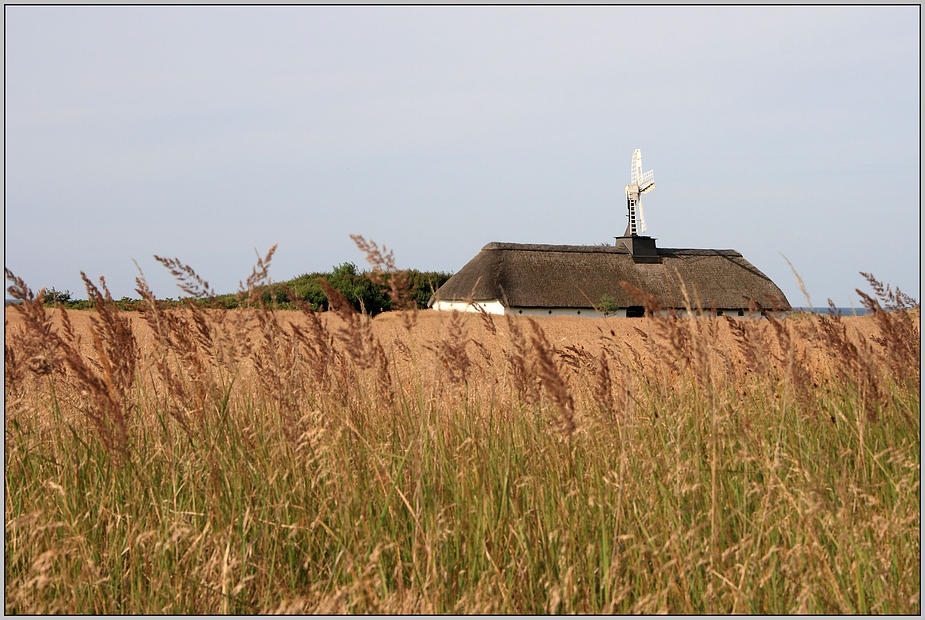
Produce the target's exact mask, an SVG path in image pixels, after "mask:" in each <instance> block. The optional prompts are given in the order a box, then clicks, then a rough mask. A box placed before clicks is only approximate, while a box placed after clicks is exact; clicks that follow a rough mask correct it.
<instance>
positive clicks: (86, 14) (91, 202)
mask: <svg viewBox="0 0 925 620" xmlns="http://www.w3.org/2000/svg"><path fill="white" fill-rule="evenodd" d="M920 17H921V16H920V10H919V8H918V7H915V6H901V7H886V8H880V7H811V8H804V7H732V8H730V7H706V8H703V7H701V8H679V7H649V8H642V7H638V8H631V7H583V8H564V7H559V8H557V7H533V8H513V7H508V8H486V7H473V8H468V7H456V8H444V7H419V8H410V7H402V8H389V7H273V8H258V7H221V8H212V7H192V8H184V7H115V8H112V7H82V8H77V7H25V6H18V7H10V6H7V7H6V8H5V18H6V23H5V28H6V30H5V35H6V40H5V52H6V76H5V78H6V82H5V86H6V89H5V104H6V121H5V130H6V132H5V136H6V158H5V171H6V194H5V203H6V213H5V224H6V226H5V254H6V256H5V262H6V265H7V267H9V268H10V269H12V270H13V272H14V273H16V274H17V275H20V276H21V277H23V278H25V279H26V281H27V282H28V283H29V285H30V286H32V287H33V288H34V289H38V288H40V287H42V286H46V287H52V286H53V287H55V288H56V289H58V290H64V289H69V290H70V291H71V292H72V293H74V294H75V297H85V296H86V294H85V291H84V289H83V286H82V284H81V282H80V278H79V272H80V270H83V271H85V272H86V273H87V274H88V275H89V276H91V277H92V278H96V277H98V276H99V275H105V276H106V280H107V283H108V284H109V286H110V289H111V291H112V293H113V295H114V296H116V297H117V298H118V297H121V296H123V295H127V296H131V297H135V296H136V295H135V293H134V286H135V285H134V278H135V276H136V275H137V271H136V269H135V266H134V264H133V262H132V259H135V260H136V261H137V262H138V264H139V265H140V266H141V268H142V269H143V270H144V272H145V275H146V277H147V279H148V281H149V283H150V284H151V286H152V288H153V289H154V292H155V294H157V295H158V296H160V297H176V296H177V290H176V287H175V285H174V284H173V281H172V280H171V279H170V277H169V275H168V274H167V273H166V270H165V269H164V268H163V267H161V266H160V265H159V264H157V263H156V262H155V261H154V259H153V258H152V255H153V254H158V255H162V256H168V257H178V258H180V259H181V260H183V261H184V262H186V263H188V264H189V265H191V266H192V267H193V268H194V269H196V270H197V272H198V273H199V274H200V275H201V276H203V277H204V278H206V279H207V280H208V281H209V282H210V284H212V286H213V288H215V289H216V290H217V291H218V292H234V291H236V290H237V287H238V282H239V281H240V280H244V279H246V277H247V275H248V274H249V273H250V270H251V266H252V265H253V263H254V260H255V251H254V250H255V248H256V250H258V251H259V252H260V253H261V254H264V253H265V252H266V251H267V249H268V248H269V247H270V246H271V245H272V244H274V243H279V249H278V251H277V254H276V257H275V259H274V261H273V265H272V268H271V275H272V277H273V279H274V280H277V281H279V280H286V279H289V278H291V277H294V276H297V275H300V274H302V273H307V272H311V271H323V270H328V269H330V268H331V267H332V266H333V265H336V264H339V263H342V262H345V261H352V262H355V263H357V264H358V265H360V266H362V267H365V264H364V262H363V257H362V255H361V254H360V253H359V251H358V250H357V249H356V247H355V246H354V245H353V243H352V242H351V240H350V238H349V235H350V234H351V233H358V234H362V235H364V236H366V237H367V238H371V239H374V240H376V241H377V242H379V243H385V244H386V245H388V246H389V247H390V248H394V250H395V254H396V258H397V261H398V264H399V266H400V267H414V268H417V269H422V270H441V271H458V270H459V269H460V268H462V266H463V265H464V264H465V263H466V262H467V261H468V260H469V259H470V258H472V257H473V256H474V255H475V254H476V253H478V251H479V249H480V248H481V247H482V246H483V245H485V244H486V243H488V242H491V241H507V242H521V243H555V244H597V243H604V242H612V241H613V237H614V236H616V235H620V234H622V233H623V230H624V228H625V226H626V203H625V197H624V193H623V186H624V185H625V184H626V183H628V182H629V174H630V159H631V156H632V152H633V150H634V149H636V148H640V149H642V154H643V165H644V168H645V169H646V170H649V169H654V170H655V180H656V183H657V186H658V187H657V188H656V190H655V191H653V192H651V193H650V194H647V195H646V198H645V201H644V202H645V208H646V220H647V223H648V225H649V230H648V234H651V235H652V236H654V237H656V238H657V239H658V244H659V245H660V246H663V247H695V248H721V249H727V248H731V249H735V250H738V251H740V252H742V254H743V255H744V256H745V257H746V258H747V259H748V260H749V261H751V262H752V263H753V264H754V265H755V266H756V267H758V268H759V269H760V270H762V271H763V272H764V273H765V274H767V275H768V276H769V277H771V278H772V279H773V280H774V281H775V282H777V284H778V285H779V286H780V287H781V288H782V289H783V290H784V292H785V293H786V294H787V296H788V298H789V299H790V301H791V303H792V304H794V305H797V306H802V305H805V301H804V299H803V296H802V294H801V293H800V291H799V288H798V286H797V284H796V280H795V279H794V277H793V275H792V274H791V271H790V268H789V267H788V265H787V263H786V261H785V260H784V258H783V257H782V254H783V255H786V256H787V257H788V258H789V259H790V260H791V262H792V263H793V264H794V266H795V267H796V268H797V270H798V271H799V273H800V274H801V275H802V277H803V280H804V281H805V283H806V286H807V288H808V289H809V292H810V294H811V296H812V302H813V304H814V305H824V304H825V303H826V299H827V298H831V299H832V300H833V301H834V302H835V303H836V304H837V305H839V306H849V305H852V304H853V305H855V306H857V305H858V302H857V296H856V294H855V293H854V289H855V288H857V287H863V285H864V280H863V278H861V276H860V275H858V272H859V271H870V272H873V273H874V274H875V275H876V276H878V277H879V278H880V279H882V280H884V281H887V282H889V283H891V284H893V285H894V286H899V287H900V288H902V289H903V290H905V291H906V292H908V293H910V294H912V295H913V296H915V297H916V298H919V294H920V293H919V278H920V269H919V265H920V260H919V259H920V209H919V188H920V171H919V163H920V162H919V140H920V135H921V132H920V97H919V93H920V90H919V88H920V68H919V43H920Z"/></svg>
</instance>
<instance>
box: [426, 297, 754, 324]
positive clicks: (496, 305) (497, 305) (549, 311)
mask: <svg viewBox="0 0 925 620" xmlns="http://www.w3.org/2000/svg"><path fill="white" fill-rule="evenodd" d="M473 304H477V305H478V306H480V307H481V308H482V309H483V310H484V311H485V312H487V313H488V314H514V315H520V316H585V317H600V316H601V314H600V313H598V312H597V311H596V310H594V309H593V308H517V307H512V308H505V307H504V306H503V305H501V302H500V301H498V300H497V299H491V300H486V301H473V302H472V303H471V304H470V303H468V302H465V301H443V300H441V301H438V302H436V303H434V305H433V309H434V310H444V311H445V310H457V311H459V312H478V310H477V309H476V308H475V307H474V306H473ZM722 312H723V314H725V315H726V316H731V317H733V318H752V319H755V318H761V314H760V313H755V314H754V315H750V314H749V312H748V311H746V312H745V315H744V316H741V317H740V316H738V315H739V311H738V310H737V309H736V310H722ZM680 314H681V316H687V312H686V311H684V310H682V311H680ZM693 314H694V316H705V317H706V316H713V315H712V313H711V311H710V310H709V309H707V310H704V311H703V313H702V314H699V315H698V313H697V311H696V310H695V311H694V313H693ZM661 315H662V316H668V311H667V310H662V311H661ZM606 316H607V317H623V318H625V317H626V308H620V309H619V310H617V311H616V312H614V313H612V314H608V315H606Z"/></svg>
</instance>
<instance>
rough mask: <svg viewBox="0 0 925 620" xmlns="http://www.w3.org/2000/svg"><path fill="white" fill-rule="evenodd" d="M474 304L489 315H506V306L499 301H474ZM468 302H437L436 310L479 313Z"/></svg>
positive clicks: (434, 306)
mask: <svg viewBox="0 0 925 620" xmlns="http://www.w3.org/2000/svg"><path fill="white" fill-rule="evenodd" d="M472 304H478V305H479V306H480V307H481V308H482V310H484V311H485V312H487V313H488V314H504V306H502V305H501V302H500V301H498V300H497V299H491V300H488V301H473V302H472ZM472 304H470V303H469V302H466V301H443V300H440V301H437V302H435V303H434V305H433V308H434V310H458V311H459V312H478V310H477V309H476V308H475V307H473V305H472Z"/></svg>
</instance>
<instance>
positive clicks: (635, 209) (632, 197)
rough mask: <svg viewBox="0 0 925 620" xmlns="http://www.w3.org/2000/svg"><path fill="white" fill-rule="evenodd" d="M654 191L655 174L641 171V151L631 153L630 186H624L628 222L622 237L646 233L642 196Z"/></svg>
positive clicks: (650, 171)
mask: <svg viewBox="0 0 925 620" xmlns="http://www.w3.org/2000/svg"><path fill="white" fill-rule="evenodd" d="M653 189H655V172H654V171H652V170H649V171H648V172H643V171H642V151H641V150H640V149H636V150H635V151H633V168H632V171H631V172H630V184H629V185H627V186H626V207H627V209H628V210H629V222H628V223H627V224H626V232H625V233H623V236H624V237H636V236H638V235H640V234H642V233H644V232H645V231H646V218H645V216H644V215H643V213H642V195H643V194H645V193H646V192H651V191H652V190H653Z"/></svg>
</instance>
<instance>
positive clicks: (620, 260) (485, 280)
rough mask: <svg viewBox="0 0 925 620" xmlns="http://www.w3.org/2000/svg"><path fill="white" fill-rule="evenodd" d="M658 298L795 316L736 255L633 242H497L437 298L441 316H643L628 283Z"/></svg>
mask: <svg viewBox="0 0 925 620" xmlns="http://www.w3.org/2000/svg"><path fill="white" fill-rule="evenodd" d="M621 281H622V282H627V283H629V284H631V285H632V286H633V287H636V288H638V289H641V290H643V291H645V292H646V293H649V294H651V295H655V296H656V297H657V298H658V300H659V304H660V306H661V307H662V308H665V309H668V310H670V309H677V310H679V311H683V309H684V308H685V300H684V294H683V292H682V287H681V283H682V282H683V283H684V284H685V286H686V289H687V291H688V296H689V298H690V303H691V305H692V307H693V308H698V307H699V308H702V309H703V312H704V314H712V313H714V312H715V313H716V315H721V314H730V315H733V316H746V315H748V314H749V307H750V306H751V307H754V308H758V309H759V310H762V311H763V310H769V309H774V310H789V309H790V304H789V303H788V301H787V298H786V297H785V296H784V294H783V292H782V291H781V290H780V289H779V288H778V287H777V285H775V284H774V282H772V281H771V280H770V279H769V278H768V277H767V276H766V275H764V274H763V273H761V271H759V270H758V269H757V268H756V267H755V266H754V265H752V264H751V263H750V262H748V261H747V260H745V258H743V257H742V255H741V254H739V253H738V252H736V251H734V250H695V249H674V248H656V246H655V239H653V238H651V237H640V236H636V235H630V236H626V237H619V238H617V242H616V245H613V246H605V245H592V246H587V245H534V244H518V243H489V244H488V245H486V246H485V247H483V248H482V251H481V252H479V253H478V255H476V257H475V258H473V259H472V260H471V261H469V262H468V263H467V264H466V265H465V266H464V267H463V268H462V269H461V270H460V271H459V272H458V273H457V274H455V275H454V276H453V277H452V278H450V279H449V280H448V281H447V282H446V283H445V284H444V285H443V286H441V287H440V288H439V289H438V290H437V291H436V293H435V294H434V297H433V299H431V306H432V307H433V308H435V309H437V310H454V309H455V310H467V311H476V310H477V309H476V308H475V307H474V306H473V304H478V306H480V307H481V308H482V309H483V310H484V311H486V312H490V313H493V314H523V315H547V316H548V315H572V316H600V314H599V310H600V309H602V308H603V309H606V311H607V312H606V314H608V315H610V316H643V314H644V311H643V307H642V302H641V301H640V300H638V299H635V298H634V297H633V296H632V295H631V294H630V293H629V292H628V291H627V290H626V289H625V288H624V287H623V286H621V284H620V282H621Z"/></svg>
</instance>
